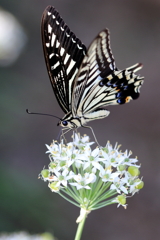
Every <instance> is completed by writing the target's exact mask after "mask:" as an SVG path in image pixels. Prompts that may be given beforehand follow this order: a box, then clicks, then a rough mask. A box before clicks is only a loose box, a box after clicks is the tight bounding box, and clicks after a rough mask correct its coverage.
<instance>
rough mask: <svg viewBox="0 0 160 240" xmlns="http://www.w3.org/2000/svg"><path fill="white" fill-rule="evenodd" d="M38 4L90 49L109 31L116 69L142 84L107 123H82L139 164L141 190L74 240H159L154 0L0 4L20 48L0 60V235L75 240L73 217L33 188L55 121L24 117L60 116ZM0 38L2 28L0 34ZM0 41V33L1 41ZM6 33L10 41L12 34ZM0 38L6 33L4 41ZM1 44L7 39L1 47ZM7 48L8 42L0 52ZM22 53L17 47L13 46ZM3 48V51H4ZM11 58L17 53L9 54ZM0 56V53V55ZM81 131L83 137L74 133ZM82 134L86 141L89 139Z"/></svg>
mask: <svg viewBox="0 0 160 240" xmlns="http://www.w3.org/2000/svg"><path fill="white" fill-rule="evenodd" d="M47 5H53V6H55V7H56V8H57V9H58V11H59V12H60V14H61V16H62V17H63V19H64V20H65V22H66V23H67V24H68V26H69V27H70V28H71V30H72V31H73V32H75V34H76V35H77V36H78V37H79V38H80V39H81V40H82V41H83V42H84V44H85V45H86V46H88V45H89V44H90V42H91V41H92V40H93V38H94V37H95V36H96V35H97V33H98V32H99V31H100V30H102V29H103V28H105V27H107V28H109V30H110V32H111V45H112V51H113V54H114V57H115V61H116V65H117V66H118V68H120V69H123V68H126V67H129V66H131V65H133V64H135V63H137V62H142V63H143V65H144V68H143V69H142V70H141V71H140V74H141V76H145V83H144V85H143V86H142V88H141V96H140V98H139V99H138V100H136V101H131V102H130V103H129V104H125V105H123V106H111V107H109V108H108V109H109V110H110V111H111V114H110V115H109V117H108V118H106V119H103V120H99V121H94V122H91V124H90V125H91V126H92V127H93V129H94V131H95V134H96V136H97V138H98V141H99V142H100V144H101V145H104V144H105V143H106V142H107V140H110V141H111V143H112V144H115V142H118V143H120V144H122V150H123V151H124V150H125V149H129V150H132V152H133V156H138V159H139V161H140V163H142V167H141V175H142V176H144V178H143V179H144V181H145V187H144V189H143V190H141V191H140V193H139V194H136V195H135V196H134V197H133V198H131V199H128V204H129V205H128V208H127V210H124V209H123V208H122V207H121V208H118V209H117V206H116V205H113V206H110V207H106V208H103V209H101V210H97V211H94V212H92V213H91V214H90V215H89V216H88V218H87V222H86V225H85V228H84V233H83V237H82V239H83V240H88V239H92V240H97V239H99V240H104V239H110V240H117V239H118V240H128V239H131V240H132V239H136V240H141V239H145V240H150V239H154V240H156V239H157V240H158V239H159V236H160V159H159V158H160V137H159V135H160V111H159V104H160V103H159V95H160V94H159V88H160V83H159V81H160V79H159V68H160V67H159V64H160V1H159V0H134V1H129V0H121V1H116V0H111V1H109V0H92V1H91V0H88V1H85V0H81V1H80V0H59V1H58V0H57V1H56V0H50V1H49V0H45V1H44V0H27V1H24V0H23V1H20V0H14V1H6V0H0V6H1V7H2V8H3V10H5V11H8V12H10V13H11V14H13V16H14V17H15V18H16V19H17V21H19V23H20V25H21V27H22V29H23V31H24V32H23V34H22V35H23V36H21V38H22V41H23V43H24V46H23V47H22V48H23V50H22V51H21V54H20V56H19V58H17V60H16V61H11V62H10V63H9V62H8V63H7V62H5V64H4V65H5V66H4V65H3V61H1V63H2V64H1V66H0V81H1V86H0V99H1V100H0V106H1V123H0V127H1V133H0V135H1V149H0V151H1V159H0V231H1V232H4V231H7V232H11V231H12V232H13V231H20V230H26V231H28V232H30V233H40V232H44V231H50V232H52V233H53V232H54V234H55V235H56V236H57V238H58V239H59V240H70V239H74V235H75V232H76V228H77V225H76V223H75V220H76V218H77V217H78V214H79V209H77V208H76V207H74V206H72V205H71V204H70V203H68V202H66V201H65V200H63V199H61V197H59V195H58V194H55V193H52V192H51V191H50V190H49V188H48V187H47V184H46V183H44V182H42V181H41V180H38V174H39V173H40V171H41V170H42V168H43V166H44V165H45V166H47V165H48V163H49V159H48V156H47V155H45V151H46V148H45V143H47V144H50V143H51V141H52V139H56V137H57V135H58V133H59V130H60V129H59V128H58V127H57V126H56V125H57V120H56V119H54V118H47V117H41V116H36V115H35V116H33V115H27V114H26V112H25V110H26V108H29V110H30V111H36V112H42V113H50V114H55V115H57V116H59V117H62V116H63V112H62V111H61V109H60V107H59V106H58V103H57V101H56V99H55V97H54V94H53V91H52V88H51V85H50V82H49V78H48V75H47V70H46V66H45V62H44V57H43V52H42V44H41V36H40V21H41V15H42V12H43V10H44V9H45V7H46V6H47ZM0 31H1V30H0ZM2 35H3V33H2V32H1V36H2ZM14 35H17V36H18V37H19V35H18V34H17V33H14ZM4 37H5V35H4ZM7 40H8V39H7V37H6V41H7ZM11 43H12V39H10V41H9V43H8V47H9V46H10V44H11ZM22 45H23V44H22ZM7 49H8V48H7ZM0 50H2V49H0ZM17 51H18V50H17ZM0 53H1V52H0ZM80 132H81V133H84V130H83V129H80ZM86 133H87V134H89V135H90V136H92V134H91V132H90V131H86Z"/></svg>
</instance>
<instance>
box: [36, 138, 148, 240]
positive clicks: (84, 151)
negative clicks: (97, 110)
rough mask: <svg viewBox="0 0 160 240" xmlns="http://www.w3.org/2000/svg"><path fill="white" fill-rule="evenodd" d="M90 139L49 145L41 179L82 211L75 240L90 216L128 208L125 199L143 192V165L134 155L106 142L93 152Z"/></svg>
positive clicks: (54, 142) (75, 139) (78, 219)
mask: <svg viewBox="0 0 160 240" xmlns="http://www.w3.org/2000/svg"><path fill="white" fill-rule="evenodd" d="M93 143H94V142H89V137H88V136H83V137H81V136H80V135H79V134H74V137H73V141H72V142H69V143H67V144H64V142H63V140H62V141H61V142H60V143H58V142H57V141H53V143H52V144H51V145H50V146H48V145H46V147H47V149H48V151H47V153H49V159H50V164H49V166H48V169H43V170H42V171H41V174H40V177H41V179H42V180H44V181H47V182H48V186H49V188H50V189H51V191H52V192H56V193H58V194H59V195H60V196H62V197H63V198H64V199H66V200H67V201H69V202H70V203H72V204H74V205H75V206H77V207H79V208H80V216H79V217H78V218H77V223H79V227H78V230H77V234H76V237H75V240H79V239H80V237H81V234H82V230H83V226H84V222H85V219H86V217H87V215H88V214H89V213H90V212H91V211H92V210H96V209H99V208H102V207H105V206H108V205H110V204H114V203H116V204H117V205H118V207H119V206H123V207H124V208H126V207H127V204H126V199H127V197H129V196H133V195H134V194H135V193H136V192H139V190H140V189H141V188H143V186H144V183H143V181H142V179H140V178H139V175H140V170H139V168H140V165H137V163H138V160H137V158H131V157H130V156H131V154H132V152H131V151H129V152H128V151H127V150H126V151H125V152H121V151H119V148H120V145H118V144H116V145H115V146H114V147H112V145H111V144H110V143H109V142H107V144H106V146H105V147H96V148H94V149H93V150H92V149H91V145H93Z"/></svg>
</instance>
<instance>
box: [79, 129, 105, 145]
mask: <svg viewBox="0 0 160 240" xmlns="http://www.w3.org/2000/svg"><path fill="white" fill-rule="evenodd" d="M82 127H84V128H89V129H90V130H91V132H92V134H93V137H94V139H95V142H96V143H97V145H98V147H99V148H101V146H100V144H99V142H98V141H97V138H96V135H95V134H94V131H93V129H92V128H91V127H90V126H82Z"/></svg>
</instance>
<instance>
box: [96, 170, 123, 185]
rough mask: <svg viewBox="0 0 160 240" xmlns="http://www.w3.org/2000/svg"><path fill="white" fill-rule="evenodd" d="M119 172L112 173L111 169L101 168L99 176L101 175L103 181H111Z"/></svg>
mask: <svg viewBox="0 0 160 240" xmlns="http://www.w3.org/2000/svg"><path fill="white" fill-rule="evenodd" d="M118 175H119V173H118V172H114V173H112V171H111V169H104V168H101V171H100V173H99V176H100V177H101V179H102V181H103V182H113V181H114V179H115V178H116V177H118Z"/></svg>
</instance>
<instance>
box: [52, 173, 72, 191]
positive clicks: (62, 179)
mask: <svg viewBox="0 0 160 240" xmlns="http://www.w3.org/2000/svg"><path fill="white" fill-rule="evenodd" d="M54 173H55V176H54V181H56V182H59V183H60V184H62V185H63V186H65V187H67V182H68V180H69V179H70V178H71V175H68V174H69V171H68V170H67V169H65V170H64V171H63V172H62V173H61V172H58V171H57V170H55V171H54Z"/></svg>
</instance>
